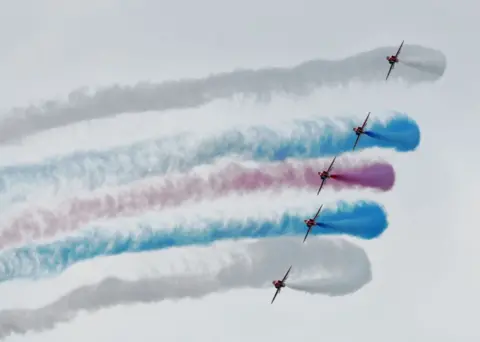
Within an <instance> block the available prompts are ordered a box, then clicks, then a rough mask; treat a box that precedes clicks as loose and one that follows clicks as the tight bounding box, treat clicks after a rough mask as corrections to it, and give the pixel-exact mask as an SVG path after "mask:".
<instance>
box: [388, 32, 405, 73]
mask: <svg viewBox="0 0 480 342" xmlns="http://www.w3.org/2000/svg"><path fill="white" fill-rule="evenodd" d="M403 42H404V40H402V44H400V47H399V48H398V50H397V53H396V54H395V55H393V56H387V61H388V63H389V64H390V69H389V70H388V74H387V78H385V80H388V76H390V73H391V72H392V70H393V69H394V68H395V64H396V63H398V55H399V54H400V51H401V50H402V46H403Z"/></svg>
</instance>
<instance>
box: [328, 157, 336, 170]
mask: <svg viewBox="0 0 480 342" xmlns="http://www.w3.org/2000/svg"><path fill="white" fill-rule="evenodd" d="M335 159H337V157H336V156H335V158H333V160H332V163H331V164H330V166H329V167H328V170H327V172H330V171H332V167H333V163H335Z"/></svg>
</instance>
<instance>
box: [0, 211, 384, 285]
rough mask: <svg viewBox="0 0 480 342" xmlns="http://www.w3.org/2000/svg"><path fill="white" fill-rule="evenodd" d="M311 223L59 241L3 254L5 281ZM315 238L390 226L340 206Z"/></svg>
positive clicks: (284, 232) (300, 231) (244, 224)
mask: <svg viewBox="0 0 480 342" xmlns="http://www.w3.org/2000/svg"><path fill="white" fill-rule="evenodd" d="M304 219H305V218H304V217H299V216H296V215H290V214H283V215H282V217H280V218H275V219H246V220H243V221H233V220H232V221H227V222H225V221H224V220H222V221H211V222H208V221H207V222H198V223H197V226H196V227H190V226H189V227H185V226H175V227H173V228H171V229H161V228H159V227H154V226H153V225H150V226H146V225H143V226H141V227H138V229H136V230H134V232H133V233H117V234H112V233H102V232H95V231H94V232H93V233H88V234H82V235H81V236H75V237H68V238H66V239H64V240H60V241H58V242H53V243H49V244H43V245H31V246H24V247H20V248H16V249H11V250H7V251H4V252H2V253H1V254H0V265H1V272H0V281H7V280H11V279H15V278H25V277H27V278H29V277H39V276H46V275H49V274H51V273H55V272H62V271H63V270H65V269H66V268H67V267H69V266H71V265H72V264H75V263H77V262H80V261H83V260H87V259H92V258H95V257H99V256H107V255H118V254H122V253H137V252H145V251H151V250H160V249H165V248H171V247H183V246H190V245H208V244H211V243H213V242H215V241H219V240H239V239H249V238H267V237H280V236H299V238H300V236H303V235H304V234H305V232H306V227H305V224H304V222H303V220H304ZM318 221H319V223H318V224H319V226H318V227H316V228H315V229H313V230H312V232H311V234H312V235H332V234H333V235H338V234H347V235H351V236H355V237H358V238H361V239H373V238H376V237H378V236H379V235H380V234H382V233H383V231H384V230H385V229H386V227H387V224H388V222H387V217H386V213H385V211H384V210H383V208H382V207H381V206H380V205H378V204H376V203H374V202H357V203H354V204H347V203H342V202H341V203H340V204H339V206H338V207H337V208H336V209H335V210H328V209H325V210H324V211H323V212H322V214H321V216H320V218H319V219H318Z"/></svg>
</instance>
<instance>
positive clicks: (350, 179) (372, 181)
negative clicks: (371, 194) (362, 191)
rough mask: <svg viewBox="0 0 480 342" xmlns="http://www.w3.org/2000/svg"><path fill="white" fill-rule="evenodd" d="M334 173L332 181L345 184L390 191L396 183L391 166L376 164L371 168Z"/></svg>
mask: <svg viewBox="0 0 480 342" xmlns="http://www.w3.org/2000/svg"><path fill="white" fill-rule="evenodd" d="M334 172H335V173H332V176H331V177H332V180H333V181H337V182H340V183H345V184H352V185H361V186H364V187H372V188H377V189H382V190H384V191H387V190H390V189H391V188H392V187H393V184H394V183H395V171H394V170H393V166H391V165H389V164H376V165H372V166H371V167H366V168H363V167H362V168H358V169H356V170H350V171H344V172H342V173H339V172H336V171H334Z"/></svg>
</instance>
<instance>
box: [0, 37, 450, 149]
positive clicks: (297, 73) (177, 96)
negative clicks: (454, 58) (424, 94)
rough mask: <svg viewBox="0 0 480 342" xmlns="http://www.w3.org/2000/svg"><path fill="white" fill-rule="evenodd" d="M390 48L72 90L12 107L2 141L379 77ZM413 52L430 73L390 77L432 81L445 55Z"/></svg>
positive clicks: (407, 50) (408, 49) (408, 50)
mask: <svg viewBox="0 0 480 342" xmlns="http://www.w3.org/2000/svg"><path fill="white" fill-rule="evenodd" d="M391 53H392V52H391V48H390V47H388V48H385V47H384V48H378V49H375V50H372V51H368V52H364V53H361V54H358V55H355V56H352V57H349V58H346V59H343V60H337V61H326V60H319V59H317V60H311V61H307V62H304V63H302V64H299V65H297V66H294V67H292V68H265V69H259V70H240V71H234V72H229V73H223V74H218V75H213V76H210V77H206V78H203V79H186V80H178V81H170V82H165V83H160V84H149V83H140V84H137V85H135V86H119V85H114V86H111V87H109V88H105V89H100V90H98V91H95V92H93V93H92V94H88V92H86V91H84V90H77V91H74V92H72V93H71V94H70V95H69V96H68V99H67V101H66V102H63V103H62V102H55V101H48V102H47V103H46V104H44V105H40V106H31V107H29V108H15V109H13V110H12V111H11V112H9V113H7V114H6V115H5V117H4V119H3V120H1V121H0V142H6V141H11V140H15V139H19V138H22V137H25V136H27V135H30V134H34V133H37V132H41V131H44V130H48V129H52V128H55V127H60V126H66V125H69V124H72V123H75V122H80V121H83V120H89V119H96V118H104V117H109V116H112V115H117V114H121V113H138V112H145V111H153V110H155V111H165V110H171V109H182V108H191V107H198V106H201V105H204V104H207V103H209V102H211V101H213V100H218V99H228V98H232V97H233V96H234V95H236V94H243V95H246V96H252V97H254V98H257V99H260V100H267V101H268V100H270V98H271V96H272V95H274V94H280V93H283V94H295V95H307V94H309V93H311V91H312V90H314V89H316V88H319V87H322V86H328V85H338V84H344V85H345V84H348V83H349V82H351V81H353V80H356V81H360V82H372V81H382V80H383V79H384V77H385V73H386V64H385V60H384V56H385V55H387V54H391ZM408 54H414V55H416V56H422V59H423V60H440V61H443V62H442V63H438V66H437V69H438V72H437V73H436V74H434V75H432V74H426V73H419V72H418V71H416V70H415V69H411V68H398V70H396V73H395V75H392V78H393V77H402V78H403V79H404V80H406V81H408V82H413V83H415V82H422V81H434V80H436V79H438V78H439V77H440V76H441V75H442V74H443V72H444V70H445V67H446V62H445V56H444V55H443V54H442V53H441V52H440V51H437V50H432V49H429V48H425V47H421V46H418V45H405V46H404V49H403V52H402V55H408Z"/></svg>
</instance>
